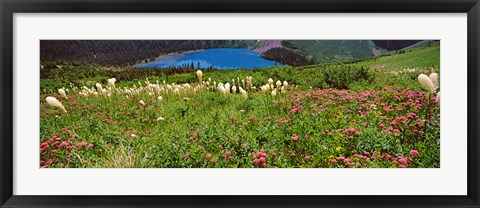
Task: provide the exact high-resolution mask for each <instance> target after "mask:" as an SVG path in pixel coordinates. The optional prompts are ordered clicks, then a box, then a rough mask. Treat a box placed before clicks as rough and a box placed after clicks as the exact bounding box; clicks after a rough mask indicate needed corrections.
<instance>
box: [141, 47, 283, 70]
mask: <svg viewBox="0 0 480 208" xmlns="http://www.w3.org/2000/svg"><path fill="white" fill-rule="evenodd" d="M191 63H193V64H194V65H195V67H197V64H198V63H200V67H201V68H207V67H210V66H213V67H214V68H216V69H238V68H243V69H255V68H265V67H271V66H275V65H278V66H281V64H280V63H278V62H275V61H270V60H267V59H264V58H262V57H260V53H257V52H254V51H250V50H247V49H239V48H215V49H206V50H200V51H194V52H185V53H181V54H174V55H168V56H165V57H162V58H160V59H158V60H155V61H152V62H148V63H144V64H138V65H136V67H137V68H147V67H158V68H166V67H171V66H182V65H185V64H188V65H190V64H191Z"/></svg>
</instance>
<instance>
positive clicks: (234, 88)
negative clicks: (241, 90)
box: [232, 85, 237, 93]
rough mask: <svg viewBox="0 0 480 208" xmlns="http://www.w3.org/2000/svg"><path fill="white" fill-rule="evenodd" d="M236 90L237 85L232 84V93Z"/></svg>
mask: <svg viewBox="0 0 480 208" xmlns="http://www.w3.org/2000/svg"><path fill="white" fill-rule="evenodd" d="M236 92H237V87H236V86H235V85H234V86H233V87H232V93H236Z"/></svg>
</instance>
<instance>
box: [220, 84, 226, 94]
mask: <svg viewBox="0 0 480 208" xmlns="http://www.w3.org/2000/svg"><path fill="white" fill-rule="evenodd" d="M218 91H219V92H221V93H222V94H226V93H227V91H226V90H225V87H223V86H222V85H220V86H219V87H218Z"/></svg>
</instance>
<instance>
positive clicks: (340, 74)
mask: <svg viewBox="0 0 480 208" xmlns="http://www.w3.org/2000/svg"><path fill="white" fill-rule="evenodd" d="M323 74H324V77H325V78H324V79H325V83H327V84H328V85H329V86H330V87H332V88H336V89H348V88H349V85H351V84H353V83H354V82H359V81H362V80H364V81H367V82H371V81H372V78H373V76H372V75H371V74H370V72H369V70H368V69H367V68H366V67H361V66H360V67H359V66H352V65H329V66H327V67H325V69H323Z"/></svg>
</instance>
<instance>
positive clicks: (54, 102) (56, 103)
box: [45, 96, 67, 113]
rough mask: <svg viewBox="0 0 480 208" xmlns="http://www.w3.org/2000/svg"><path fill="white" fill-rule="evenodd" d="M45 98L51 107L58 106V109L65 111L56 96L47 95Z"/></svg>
mask: <svg viewBox="0 0 480 208" xmlns="http://www.w3.org/2000/svg"><path fill="white" fill-rule="evenodd" d="M45 100H46V101H47V103H48V105H50V106H53V107H57V108H60V109H62V110H63V111H64V112H65V113H66V112H67V110H65V107H63V105H62V103H61V102H60V101H58V100H57V98H54V97H51V96H48V97H47V98H45Z"/></svg>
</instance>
